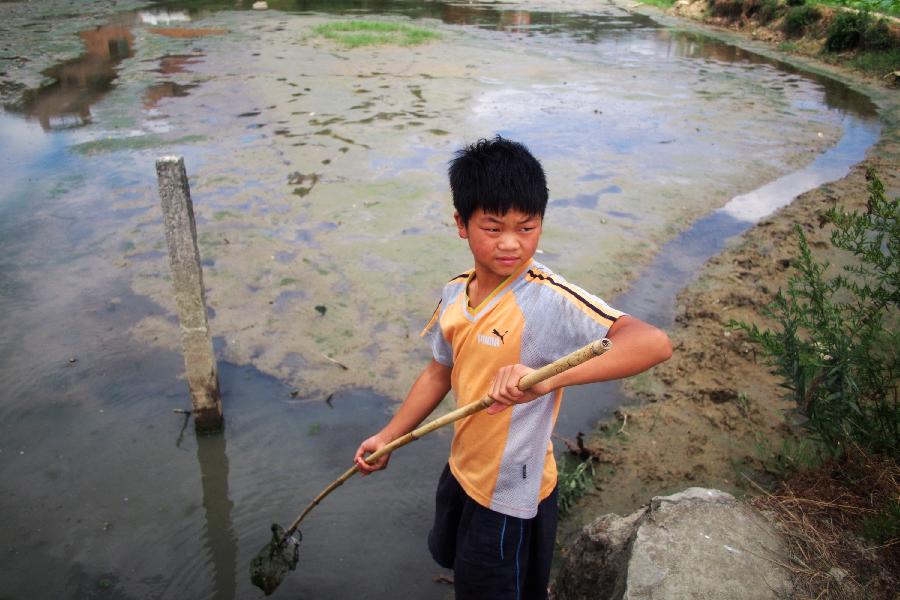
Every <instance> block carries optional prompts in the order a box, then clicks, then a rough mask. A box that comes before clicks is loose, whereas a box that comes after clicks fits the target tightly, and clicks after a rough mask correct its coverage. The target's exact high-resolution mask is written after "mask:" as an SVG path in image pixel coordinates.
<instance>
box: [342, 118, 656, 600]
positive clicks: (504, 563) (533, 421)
mask: <svg viewBox="0 0 900 600" xmlns="http://www.w3.org/2000/svg"><path fill="white" fill-rule="evenodd" d="M449 175H450V188H451V191H452V195H453V206H454V208H455V209H456V212H455V213H454V218H455V220H456V226H457V229H458V233H459V237H461V238H462V239H465V240H467V242H468V244H469V249H470V250H471V252H472V257H473V258H474V261H475V266H474V268H473V269H472V270H470V271H468V272H466V273H463V274H462V275H458V276H457V277H454V278H453V279H451V280H450V282H449V283H447V285H446V286H445V287H444V290H443V294H442V297H441V301H440V303H439V304H438V307H437V309H436V310H435V312H434V315H433V316H432V318H431V322H430V323H429V324H428V325H427V326H426V328H425V330H424V331H423V332H422V335H423V336H427V337H428V338H429V340H430V342H431V347H432V353H433V355H434V358H433V359H432V361H431V362H430V363H429V364H428V365H427V366H426V367H425V369H424V370H423V371H422V373H421V374H420V375H419V377H418V379H416V381H415V383H414V384H413V386H412V388H411V389H410V392H409V394H408V396H407V397H406V400H405V401H404V402H403V404H402V405H401V406H400V408H399V409H398V410H397V412H396V414H395V415H394V417H393V418H392V419H391V420H390V422H389V423H388V424H387V425H386V426H385V427H384V429H382V430H381V431H380V432H378V433H376V434H375V435H374V436H372V437H370V438H369V439H367V440H365V441H364V442H363V443H362V444H361V445H360V446H359V449H358V450H357V451H356V456H355V460H356V464H357V465H359V469H360V471H361V472H362V473H363V474H364V475H368V474H370V473H372V472H374V471H377V470H380V469H384V468H385V467H386V466H387V463H388V459H389V456H384V457H381V458H380V459H379V460H377V461H375V463H374V464H372V465H369V464H367V463H366V462H365V460H364V457H365V456H366V455H367V454H368V453H371V452H374V451H376V450H378V449H379V448H381V447H382V446H384V445H385V444H386V443H388V442H390V441H392V440H394V439H396V438H398V437H400V436H401V435H404V434H406V433H407V432H409V431H411V430H413V429H414V428H415V427H416V426H417V425H418V424H419V423H421V422H422V421H423V420H424V419H425V417H427V416H428V415H429V414H430V413H431V411H432V410H434V408H435V407H436V406H437V405H438V403H439V402H440V401H441V400H442V399H443V398H444V396H445V395H446V394H447V392H449V391H450V390H451V389H452V390H453V392H454V395H455V397H456V401H457V405H458V406H464V405H466V404H468V403H471V402H476V401H478V400H480V399H481V398H482V397H484V395H485V394H489V395H490V396H491V398H493V399H494V401H495V403H494V404H493V405H492V406H491V407H489V408H488V409H487V410H486V411H483V412H480V413H477V414H475V415H473V416H471V417H468V418H467V419H464V420H463V421H461V422H457V423H456V424H455V431H454V435H453V442H452V444H451V450H450V459H449V461H448V464H447V466H446V467H445V469H444V472H443V474H442V475H441V478H440V481H439V483H438V489H437V498H436V507H435V522H434V527H433V528H432V530H431V532H430V533H429V536H428V547H429V549H430V550H431V554H432V556H433V557H434V559H435V561H437V563H438V564H440V565H441V566H443V567H445V568H452V569H454V588H455V593H456V598H457V600H466V599H476V598H477V599H485V600H487V599H490V600H500V599H510V600H513V599H515V600H519V599H525V598H529V599H530V598H535V599H537V598H546V597H547V585H548V583H549V576H550V561H551V558H552V555H553V547H554V542H555V537H556V520H557V506H556V463H555V461H554V458H553V450H552V445H551V443H550V434H551V432H552V430H553V425H554V423H555V422H556V415H557V413H558V411H559V404H560V399H561V397H562V389H563V387H564V386H567V385H577V384H584V383H591V382H595V381H605V380H609V379H617V378H620V377H628V376H630V375H634V374H636V373H640V372H641V371H644V370H646V369H648V368H650V367H652V366H653V365H655V364H657V363H659V362H662V361H664V360H666V359H668V358H669V356H671V352H672V350H671V346H670V344H669V339H668V337H667V336H666V334H665V333H663V332H662V331H660V330H659V329H657V328H655V327H652V326H650V325H648V324H646V323H643V322H641V321H639V320H637V319H635V318H633V317H629V316H627V315H625V314H624V313H622V312H619V311H617V310H614V309H612V308H611V307H609V306H608V305H607V304H606V303H605V302H603V301H602V300H600V299H599V298H596V297H594V296H591V295H590V294H588V293H586V292H584V291H583V290H581V289H580V288H578V287H576V286H574V285H572V284H570V283H568V282H566V281H565V280H564V279H563V278H561V277H559V276H558V275H555V274H554V273H552V272H551V271H550V270H548V269H547V268H546V267H544V266H543V265H541V264H539V263H537V262H535V261H533V260H532V257H533V256H534V253H535V251H536V250H537V246H538V241H539V240H540V236H541V226H542V223H543V217H544V211H545V209H546V206H547V184H546V179H545V176H544V171H543V169H542V168H541V165H540V163H539V162H538V161H537V159H535V158H534V157H533V156H532V155H531V154H530V153H529V152H528V150H527V149H526V148H525V147H524V146H522V145H521V144H518V143H516V142H512V141H509V140H505V139H503V138H501V137H500V136H497V137H495V138H494V139H492V140H480V141H478V142H476V143H475V144H473V145H471V146H468V147H466V148H464V149H462V150H460V151H459V152H457V153H456V156H455V158H454V159H453V160H452V161H451V163H450V169H449ZM604 336H606V337H608V338H609V339H610V340H612V341H613V346H612V349H611V350H610V351H609V352H607V353H606V354H604V355H603V356H600V357H596V358H593V359H591V360H589V361H587V362H585V363H583V364H582V365H579V366H578V367H574V368H571V369H569V370H568V371H565V372H563V373H561V374H559V375H556V376H554V377H551V378H549V379H547V380H545V381H543V382H541V383H540V384H537V385H535V386H534V387H532V388H531V389H530V390H528V391H527V392H523V391H521V390H519V389H518V387H517V385H516V384H517V383H518V381H519V380H520V379H521V377H522V376H524V375H525V374H527V373H529V372H531V371H532V370H533V369H536V368H538V367H541V366H543V365H545V364H547V363H550V362H552V361H553V360H555V359H557V358H559V357H561V356H563V355H565V354H568V353H569V352H572V351H574V350H576V349H578V348H580V347H582V346H584V345H585V344H587V343H589V342H591V341H593V340H596V339H600V338H602V337H604Z"/></svg>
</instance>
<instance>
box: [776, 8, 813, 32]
mask: <svg viewBox="0 0 900 600" xmlns="http://www.w3.org/2000/svg"><path fill="white" fill-rule="evenodd" d="M821 18H822V13H821V12H819V9H817V8H816V7H815V6H795V7H793V8H791V9H790V10H789V11H788V13H787V16H786V17H785V18H784V23H783V25H782V28H783V29H784V32H785V33H786V34H787V35H788V37H801V36H802V35H804V34H805V33H806V32H807V30H809V27H810V26H811V25H813V24H814V23H817V22H818V21H819V19H821Z"/></svg>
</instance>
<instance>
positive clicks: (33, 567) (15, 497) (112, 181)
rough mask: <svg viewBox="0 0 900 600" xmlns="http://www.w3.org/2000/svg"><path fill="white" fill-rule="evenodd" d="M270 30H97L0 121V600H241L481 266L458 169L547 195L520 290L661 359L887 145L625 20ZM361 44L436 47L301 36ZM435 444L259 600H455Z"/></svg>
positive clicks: (600, 399)
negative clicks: (699, 293)
mask: <svg viewBox="0 0 900 600" xmlns="http://www.w3.org/2000/svg"><path fill="white" fill-rule="evenodd" d="M270 5H271V6H273V7H275V8H278V9H282V10H283V11H284V12H281V11H276V10H272V11H267V12H256V11H250V10H233V8H234V7H235V5H234V3H232V2H228V3H226V2H209V1H205V2H193V3H185V2H168V3H165V4H159V5H154V6H149V7H146V8H145V9H144V10H143V11H142V12H140V11H139V12H135V13H124V14H119V15H115V16H110V17H109V18H108V20H107V22H106V23H105V24H102V23H101V24H100V25H99V28H97V27H93V26H92V27H91V28H90V29H89V30H88V35H83V36H80V39H82V40H83V43H84V48H85V52H84V56H82V57H80V58H76V59H74V60H72V59H69V60H66V61H64V63H63V64H60V65H58V66H57V67H56V68H55V69H54V70H53V71H52V72H51V74H53V75H58V76H60V77H62V79H61V80H60V81H59V82H58V83H51V84H49V85H48V86H45V87H43V88H40V89H35V90H33V91H32V92H30V93H29V94H27V95H26V101H25V102H24V103H23V104H22V105H20V106H18V107H15V108H11V109H10V110H9V111H8V112H6V113H4V114H2V115H0V139H2V146H3V147H4V148H15V152H6V153H4V155H3V156H2V157H0V173H2V175H3V180H4V183H5V185H4V186H3V188H2V189H0V241H2V248H3V253H2V256H0V321H2V327H0V332H2V334H0V340H2V342H0V383H2V386H0V389H2V390H3V391H2V392H0V394H2V396H0V428H2V433H3V435H2V437H0V439H2V441H0V473H2V481H3V483H2V490H3V493H2V495H0V514H2V515H4V516H3V528H2V531H3V533H2V534H0V540H2V544H3V547H4V548H6V549H7V554H6V559H7V566H6V568H4V570H3V574H2V575H0V589H2V590H4V592H3V594H5V596H7V597H12V598H19V597H21V598H26V597H27V598H31V597H66V596H73V597H94V596H96V597H104V596H109V597H116V598H132V597H134V598H137V597H152V598H181V597H192V598H193V597H197V598H203V597H209V598H213V597H214V598H247V597H259V596H261V593H260V592H258V591H257V590H255V589H254V588H251V587H250V582H249V575H248V572H247V568H248V565H249V561H250V559H251V558H252V556H253V555H254V554H255V553H256V552H257V550H259V548H261V547H262V546H263V545H264V544H265V543H266V541H267V537H268V525H269V524H270V522H271V521H273V520H277V521H279V522H281V523H282V524H287V523H288V522H290V520H291V519H293V517H294V516H296V514H297V513H299V512H300V510H301V509H302V508H303V507H304V506H305V505H306V503H307V502H308V501H309V500H310V499H311V498H312V497H313V496H315V494H316V493H318V492H319V491H320V490H321V489H322V488H323V487H325V485H327V484H328V483H329V482H330V481H331V480H333V479H334V478H335V477H337V476H338V475H339V474H340V473H341V472H343V470H344V469H345V468H346V467H347V466H348V463H349V459H350V458H351V456H352V452H353V450H354V449H355V447H356V445H357V444H358V442H359V440H360V439H361V438H362V437H364V436H365V435H368V434H369V433H371V432H372V431H374V430H375V429H377V428H378V427H379V426H380V424H381V423H383V422H384V420H385V419H386V418H387V417H388V415H389V414H390V411H391V409H392V406H393V403H394V400H395V399H396V398H397V397H399V396H401V395H402V394H403V393H404V391H405V389H406V387H408V385H409V382H410V380H411V377H412V376H413V373H414V372H415V370H416V369H418V368H419V365H421V364H422V361H423V360H426V359H427V354H426V351H425V349H424V348H422V347H421V345H420V344H419V342H418V340H417V336H416V333H417V331H418V328H419V327H420V326H421V324H422V323H423V322H424V320H425V319H427V317H428V315H429V314H430V311H431V309H432V308H433V304H434V302H435V298H436V295H437V293H438V290H439V289H440V286H441V284H442V283H443V281H444V280H446V278H447V277H449V276H450V275H452V274H454V273H456V272H458V271H459V270H461V269H465V268H467V267H468V266H469V265H468V263H467V260H468V259H467V252H466V251H465V248H464V247H463V246H461V245H460V242H459V240H457V239H455V236H454V232H453V229H452V227H451V226H450V211H449V209H448V206H449V198H448V194H447V191H446V183H445V178H444V169H445V164H446V161H447V159H448V158H449V157H450V155H451V154H452V151H453V150H454V149H455V148H457V147H458V146H459V145H460V144H461V143H463V142H465V141H471V140H472V139H474V138H476V137H478V136H484V135H490V134H492V133H493V132H500V133H502V134H504V135H509V136H510V137H514V138H517V139H521V140H522V141H524V142H526V143H527V144H528V145H529V146H530V147H531V148H532V149H533V150H534V151H535V153H536V154H537V155H538V156H540V157H541V159H542V161H543V163H544V165H545V168H546V169H547V171H548V176H549V178H550V188H551V206H550V209H549V213H548V220H547V224H546V233H545V236H544V239H543V240H542V248H541V250H542V254H541V255H539V256H538V258H539V259H540V260H541V261H542V262H545V263H547V264H548V265H549V266H551V267H553V268H557V269H559V270H560V271H561V272H563V273H564V274H565V275H566V276H567V277H569V278H570V279H572V280H574V281H576V282H578V283H579V284H580V285H582V286H583V287H585V288H588V289H591V290H593V291H596V292H597V293H599V294H601V295H603V296H605V297H607V298H608V299H611V300H615V301H616V304H617V305H620V306H621V307H622V308H623V309H625V310H628V311H630V312H632V313H634V314H636V315H638V316H640V317H643V318H646V319H649V320H651V321H654V322H658V323H661V324H663V325H666V323H667V322H668V321H667V320H668V319H670V318H671V317H670V316H669V315H670V314H671V312H670V311H671V307H672V306H673V298H674V293H675V292H676V291H677V289H679V288H680V287H681V286H682V285H683V284H684V281H686V280H688V279H689V278H690V276H691V274H692V272H693V271H694V270H695V269H696V268H697V267H698V266H699V265H700V264H702V262H703V261H704V260H706V258H707V257H708V256H710V255H711V254H713V253H715V252H716V251H717V250H718V248H720V247H721V246H720V245H721V244H722V243H724V240H725V239H726V238H727V237H728V236H729V235H732V234H734V233H737V232H739V231H741V230H743V228H746V227H747V226H749V224H750V223H752V221H753V220H754V219H756V218H758V217H759V216H760V215H761V214H763V213H765V212H766V211H771V210H773V209H774V208H776V207H777V206H779V205H780V204H783V203H784V202H786V201H788V200H789V199H790V198H791V197H793V195H795V194H796V193H799V191H800V190H801V189H802V188H803V186H814V185H817V182H821V181H823V180H828V179H829V178H830V179H834V178H837V177H840V175H841V172H842V170H845V169H846V168H847V167H848V166H849V165H851V164H853V163H854V162H856V161H858V160H860V158H861V155H862V153H864V152H865V149H866V148H867V147H868V146H869V145H871V144H872V143H873V142H874V140H875V139H876V138H877V135H878V125H877V121H876V120H875V118H874V117H875V115H874V109H873V107H872V105H871V104H870V103H869V102H868V101H867V100H866V99H865V98H864V97H862V96H861V95H859V94H857V93H854V92H852V91H850V90H847V89H846V88H844V87H842V86H840V85H837V84H835V83H834V82H830V81H827V80H824V79H821V78H817V77H812V76H809V75H806V74H803V73H798V72H796V71H795V70H793V69H791V68H789V67H787V66H786V65H782V64H777V63H773V62H771V61H767V60H764V59H761V58H760V57H757V56H754V55H752V54H749V53H747V52H745V51H742V50H740V49H737V48H734V47H730V46H727V45H723V44H721V43H718V42H713V41H711V40H708V39H705V38H702V37H697V36H694V35H688V34H684V33H679V32H673V31H670V30H666V29H663V28H661V27H659V26H657V25H656V24H655V23H653V22H652V21H650V20H649V19H647V18H645V17H637V16H633V15H629V14H627V13H626V12H624V11H621V10H619V9H615V8H612V7H603V8H601V9H598V12H597V14H592V15H570V14H558V13H541V12H530V11H527V10H515V9H501V8H499V7H498V6H497V5H494V4H486V5H479V4H474V5H469V4H466V5H454V4H448V3H441V2H427V3H422V2H379V3H377V8H376V9H373V8H371V6H372V5H371V4H370V3H365V2H347V3H340V4H338V3H334V2H328V3H326V2H285V3H277V2H270ZM241 6H242V7H243V8H247V5H244V4H242V5H241ZM372 12H376V13H378V14H379V15H388V16H390V17H391V18H400V17H404V18H414V19H417V23H419V24H422V25H425V26H429V27H434V28H437V29H438V30H439V31H440V32H441V34H442V36H443V37H442V39H441V40H440V41H438V42H435V43H433V44H429V45H427V46H422V47H418V48H415V49H411V50H410V49H393V48H377V49H359V50H353V51H346V50H342V49H340V48H337V47H335V46H333V45H331V44H329V43H325V42H323V41H321V40H317V39H315V38H314V37H312V36H311V33H310V30H311V27H312V26H313V25H315V24H318V23H322V22H326V21H329V20H332V19H334V18H336V16H337V15H336V14H335V13H340V15H348V14H351V15H359V14H370V13H372ZM66 19H67V17H63V16H59V17H58V20H59V24H58V25H59V30H60V31H67V27H68V26H69V25H67V23H68V21H66ZM20 25H22V27H21V28H20V29H21V30H22V31H26V30H27V29H28V27H25V25H27V23H20ZM6 26H9V21H8V22H7V25H6ZM155 27H166V28H178V27H192V28H204V29H207V30H226V31H227V33H207V34H205V35H203V36H199V37H172V35H162V34H159V33H154V32H153V31H152V29H153V28H155ZM178 35H181V34H178ZM67 82H68V83H67ZM88 84H90V85H88ZM162 154H179V155H183V156H184V157H185V160H186V163H187V167H188V172H189V175H190V176H191V178H192V193H193V197H194V202H195V208H196V211H197V217H198V218H197V222H198V229H199V232H200V240H201V253H202V255H203V259H204V268H205V273H204V275H205V280H206V284H207V287H208V292H207V295H208V299H209V303H210V311H211V313H210V314H211V327H212V330H213V332H214V335H215V336H216V338H215V346H216V350H217V353H218V355H219V356H220V357H221V359H222V361H223V363H222V371H221V384H222V389H223V393H224V403H225V411H226V421H227V429H226V432H225V434H224V436H219V437H214V438H197V437H195V436H194V434H193V432H192V431H191V429H190V427H188V428H187V430H185V431H182V425H183V424H184V418H183V417H182V416H180V415H177V414H173V413H172V412H171V410H172V409H173V408H185V407H186V405H187V402H188V400H187V397H186V396H187V395H186V391H185V386H184V383H183V381H180V380H179V379H178V376H179V373H180V372H181V371H182V368H181V359H180V356H179V354H178V353H177V348H178V338H177V323H176V320H175V318H174V312H173V306H172V303H171V300H170V298H169V287H168V286H169V280H168V266H167V263H166V256H165V247H164V245H163V241H162V240H163V232H162V226H161V219H160V215H159V211H158V208H157V206H158V199H157V197H156V188H155V185H156V183H155V173H154V168H153V162H154V159H155V157H156V156H159V155H162ZM811 174H812V175H811ZM797 180H800V182H801V184H802V185H801V186H800V187H796V186H795V185H794V182H795V181H797ZM767 185H768V187H767ZM742 197H743V200H741V198H742ZM732 199H734V200H732ZM760 199H761V204H762V205H763V208H762V209H761V210H757V209H754V211H753V212H752V213H751V212H750V211H749V207H751V206H759V205H760V202H758V201H759V200H760ZM741 206H743V207H744V208H742V209H740V210H737V209H736V207H741ZM717 209H721V210H717ZM654 257H656V258H654ZM641 273H643V274H641ZM629 287H630V290H631V291H630V292H628V293H626V294H624V295H622V292H624V291H625V290H626V289H629ZM648 300H649V302H648ZM317 307H324V308H325V310H324V311H318V310H317V309H316V308H317ZM323 313H324V314H323ZM323 354H327V355H329V356H333V357H334V358H336V359H338V360H340V361H341V362H342V363H344V364H347V365H350V366H351V368H350V369H349V370H347V371H343V370H341V369H340V368H338V367H336V366H335V365H334V364H333V363H331V362H330V361H328V360H327V359H326V358H324V357H323V356H322V355H323ZM72 359H74V362H73V361H72ZM236 365H253V366H236ZM273 376H274V377H273ZM370 389H377V390H379V391H380V392H381V394H379V393H376V392H374V391H362V390H370ZM292 392H295V393H294V394H292ZM332 394H334V395H332ZM329 396H331V405H329V404H327V403H326V402H325V399H326V398H328V397H329ZM568 399H569V402H568V403H567V405H566V407H565V408H564V412H563V414H562V416H561V419H560V427H559V432H560V433H561V434H563V435H566V436H572V435H574V432H575V431H578V430H584V429H586V428H587V427H588V426H589V425H590V423H592V422H593V420H595V419H596V418H597V417H599V416H602V415H603V414H605V413H608V412H609V411H611V410H612V409H613V408H614V407H615V406H616V404H617V403H618V402H620V401H621V399H620V398H619V397H618V395H617V392H616V387H615V386H612V385H606V386H601V388H599V389H598V388H583V389H581V390H577V391H576V390H572V391H571V392H570V394H569V397H568ZM582 400H583V401H582ZM579 407H580V408H583V409H584V408H587V410H586V411H577V410H573V409H575V408H579ZM447 444H448V438H447V434H446V433H440V434H434V437H432V438H425V439H424V440H421V441H419V442H416V444H414V445H413V446H410V447H409V448H406V449H403V450H402V451H400V452H398V453H397V455H396V456H395V457H394V458H393V460H392V464H391V469H390V470H389V471H388V472H387V473H384V474H380V475H379V476H376V477H372V478H369V479H368V480H367V481H365V482H363V481H360V480H351V481H350V482H348V483H347V484H346V485H345V486H344V487H343V488H341V489H339V490H338V491H336V492H335V493H334V494H333V495H332V496H330V497H329V498H328V499H327V500H326V501H325V502H323V504H322V505H321V506H319V507H317V508H316V509H315V510H314V511H313V513H311V515H310V516H309V518H308V519H307V521H306V522H305V523H304V527H303V531H304V542H303V545H302V546H301V552H302V554H301V563H300V571H299V572H297V573H294V574H292V575H291V576H290V577H289V578H288V579H287V581H286V582H285V583H284V584H283V585H282V587H281V588H280V589H279V591H278V593H277V594H276V597H304V598H334V597H345V596H353V597H357V596H358V597H366V598H387V597H389V596H390V597H394V596H395V595H397V594H401V595H404V594H405V595H406V596H408V597H414V598H432V597H433V598H441V597H445V596H448V595H449V591H448V589H447V588H446V586H444V585H443V584H437V583H434V582H433V581H432V576H433V575H435V574H437V573H438V572H439V569H438V568H437V567H436V566H435V565H433V563H432V562H431V561H430V559H429V558H428V557H427V552H426V551H425V550H424V537H425V533H426V531H427V528H428V520H429V518H430V511H431V497H432V493H433V486H434V481H435V479H436V475H437V473H438V470H439V469H440V468H441V465H442V464H443V461H444V460H445V457H446V448H447Z"/></svg>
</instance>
